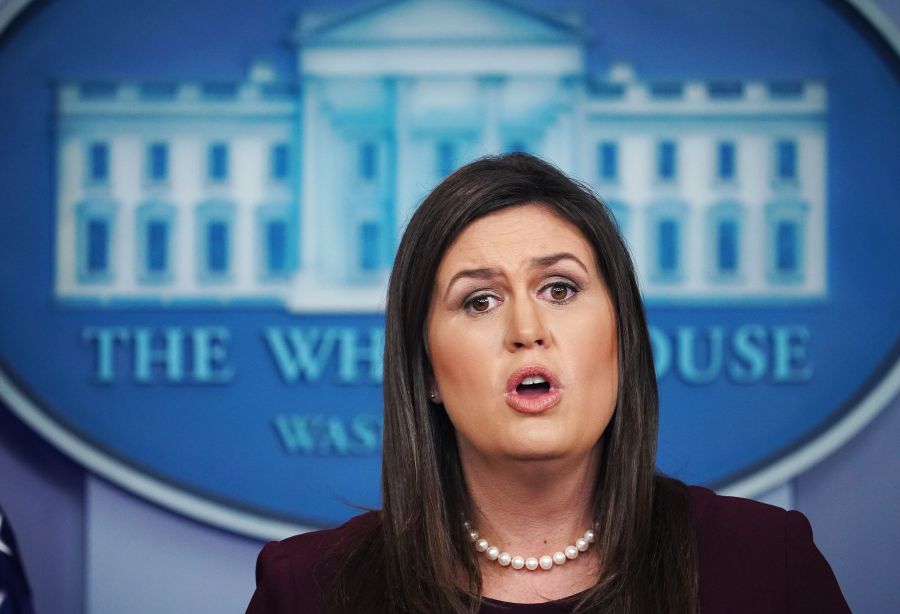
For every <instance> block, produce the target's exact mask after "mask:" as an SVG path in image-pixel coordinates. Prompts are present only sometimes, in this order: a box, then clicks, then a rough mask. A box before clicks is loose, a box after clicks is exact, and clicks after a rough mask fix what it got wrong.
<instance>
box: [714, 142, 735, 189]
mask: <svg viewBox="0 0 900 614" xmlns="http://www.w3.org/2000/svg"><path fill="white" fill-rule="evenodd" d="M736 157H737V150H736V149H735V145H734V143H732V142H731V141H722V142H721V143H719V146H718V148H717V155H716V176H717V177H718V178H719V180H721V181H731V180H733V179H734V175H735V162H736Z"/></svg>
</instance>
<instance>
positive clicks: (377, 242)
mask: <svg viewBox="0 0 900 614" xmlns="http://www.w3.org/2000/svg"><path fill="white" fill-rule="evenodd" d="M379 230H380V229H379V226H378V222H375V221H372V220H365V221H363V222H361V223H360V224H359V268H360V270H361V271H362V272H363V273H373V272H375V271H377V270H378V269H379V268H380V266H381V258H380V254H381V233H380V232H379Z"/></svg>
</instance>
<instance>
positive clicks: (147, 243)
mask: <svg viewBox="0 0 900 614" xmlns="http://www.w3.org/2000/svg"><path fill="white" fill-rule="evenodd" d="M136 219H137V249H138V251H137V259H136V261H137V262H138V264H139V266H140V269H139V270H138V279H139V280H140V281H142V282H150V283H159V282H162V281H168V279H169V276H170V274H171V272H172V226H173V223H174V219H175V207H174V206H173V205H172V204H171V203H167V202H162V201H157V200H152V201H148V202H145V203H143V204H141V205H140V206H139V207H138V208H137V216H136Z"/></svg>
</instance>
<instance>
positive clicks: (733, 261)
mask: <svg viewBox="0 0 900 614" xmlns="http://www.w3.org/2000/svg"><path fill="white" fill-rule="evenodd" d="M738 253H739V244H738V223H737V220H719V223H718V228H717V232H716V264H717V268H718V271H719V273H723V274H734V273H737V271H738Z"/></svg>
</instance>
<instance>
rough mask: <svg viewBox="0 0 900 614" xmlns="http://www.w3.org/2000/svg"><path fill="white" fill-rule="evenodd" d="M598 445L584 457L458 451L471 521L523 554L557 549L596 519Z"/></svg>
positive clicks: (487, 535)
mask: <svg viewBox="0 0 900 614" xmlns="http://www.w3.org/2000/svg"><path fill="white" fill-rule="evenodd" d="M599 457H600V447H599V444H598V446H596V447H595V448H594V450H592V452H591V454H589V455H587V456H586V457H584V458H580V459H574V460H573V459H552V460H505V461H497V460H492V459H486V458H483V457H478V456H475V455H473V454H467V453H466V452H464V451H463V450H460V461H461V463H462V468H463V473H464V475H465V480H466V486H467V488H468V490H469V495H470V497H471V500H472V518H470V519H469V521H470V522H471V524H472V525H473V526H474V527H475V528H476V529H477V530H478V531H479V533H481V535H482V536H483V537H485V538H486V539H488V540H489V541H490V542H491V543H492V544H496V545H497V546H498V547H500V548H501V549H504V550H508V551H509V552H511V553H512V552H515V553H516V554H521V555H523V556H531V555H534V556H539V555H541V554H551V555H552V554H553V552H556V551H558V550H561V549H562V548H564V547H565V546H566V545H567V544H570V543H572V542H573V541H574V540H575V538H577V537H581V535H582V534H583V533H584V531H585V530H586V529H588V528H590V527H591V526H592V524H593V520H594V519H593V501H592V499H593V490H594V482H595V477H596V475H597V470H598V467H599Z"/></svg>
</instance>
